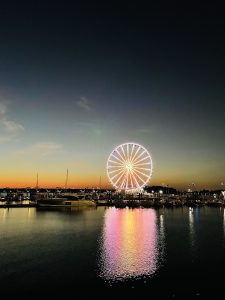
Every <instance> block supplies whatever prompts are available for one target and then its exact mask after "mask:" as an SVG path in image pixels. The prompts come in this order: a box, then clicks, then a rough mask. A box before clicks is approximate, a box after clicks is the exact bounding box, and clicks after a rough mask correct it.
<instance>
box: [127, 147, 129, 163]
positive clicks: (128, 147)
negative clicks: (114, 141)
mask: <svg viewBox="0 0 225 300" xmlns="http://www.w3.org/2000/svg"><path fill="white" fill-rule="evenodd" d="M127 158H128V161H129V144H127Z"/></svg>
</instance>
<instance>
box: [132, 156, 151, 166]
mask: <svg viewBox="0 0 225 300" xmlns="http://www.w3.org/2000/svg"><path fill="white" fill-rule="evenodd" d="M146 159H149V156H145V157H143V158H141V159H139V160H138V161H137V160H136V161H135V162H134V165H135V164H139V163H140V162H142V161H144V160H146Z"/></svg>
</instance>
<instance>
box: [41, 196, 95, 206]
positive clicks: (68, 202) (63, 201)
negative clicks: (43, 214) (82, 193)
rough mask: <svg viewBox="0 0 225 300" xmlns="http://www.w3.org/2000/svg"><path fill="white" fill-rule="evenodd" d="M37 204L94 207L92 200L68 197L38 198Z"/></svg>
mask: <svg viewBox="0 0 225 300" xmlns="http://www.w3.org/2000/svg"><path fill="white" fill-rule="evenodd" d="M37 206H40V207H90V206H91V207H95V206H96V203H95V202H94V201H93V200H83V199H82V200H75V199H68V198H47V199H38V200H37Z"/></svg>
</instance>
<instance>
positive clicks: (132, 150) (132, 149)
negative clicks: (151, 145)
mask: <svg viewBox="0 0 225 300" xmlns="http://www.w3.org/2000/svg"><path fill="white" fill-rule="evenodd" d="M133 152H134V144H133V145H132V148H131V154H130V158H129V160H130V161H131V158H132V155H133Z"/></svg>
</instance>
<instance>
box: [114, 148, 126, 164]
mask: <svg viewBox="0 0 225 300" xmlns="http://www.w3.org/2000/svg"><path fill="white" fill-rule="evenodd" d="M115 151H116V153H117V154H118V155H119V157H120V158H121V160H122V162H124V158H123V156H122V155H121V154H120V152H119V150H117V149H116V150H115Z"/></svg>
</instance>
